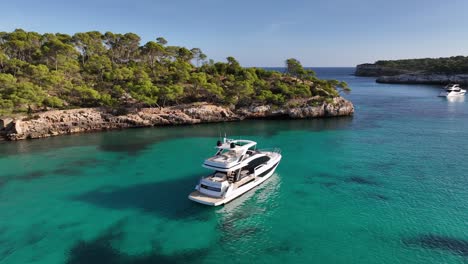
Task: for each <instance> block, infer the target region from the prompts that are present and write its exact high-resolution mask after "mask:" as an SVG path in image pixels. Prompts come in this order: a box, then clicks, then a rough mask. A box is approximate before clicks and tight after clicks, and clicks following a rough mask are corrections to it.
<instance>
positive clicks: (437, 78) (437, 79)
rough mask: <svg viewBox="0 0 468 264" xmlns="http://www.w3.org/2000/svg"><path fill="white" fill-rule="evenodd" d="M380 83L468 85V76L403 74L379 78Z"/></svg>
mask: <svg viewBox="0 0 468 264" xmlns="http://www.w3.org/2000/svg"><path fill="white" fill-rule="evenodd" d="M376 82H380V83H406V84H442V85H443V84H449V83H458V84H461V85H468V74H455V75H447V74H423V73H421V74H418V73H412V74H401V75H396V76H382V77H379V78H377V80H376Z"/></svg>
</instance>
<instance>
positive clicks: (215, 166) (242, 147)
mask: <svg viewBox="0 0 468 264" xmlns="http://www.w3.org/2000/svg"><path fill="white" fill-rule="evenodd" d="M256 146H257V142H254V141H251V140H232V139H227V138H224V140H223V141H218V142H217V146H216V149H217V151H216V154H215V155H214V156H213V157H211V158H208V159H206V160H205V162H204V163H203V167H205V168H207V169H210V170H212V171H213V173H211V174H210V175H208V176H205V177H203V178H202V179H200V182H199V183H198V184H197V185H196V186H195V191H194V192H192V193H191V194H190V195H189V197H188V198H189V199H190V200H192V201H195V202H198V203H202V204H206V205H212V206H217V205H222V204H225V203H228V202H230V201H232V200H233V199H235V198H237V197H239V196H240V195H242V194H244V193H245V192H247V191H249V190H251V189H252V188H254V187H255V186H258V185H259V184H261V183H262V182H264V181H265V180H267V179H268V178H269V177H270V176H271V175H273V173H274V172H275V169H276V167H277V166H278V164H279V162H280V160H281V153H280V151H279V149H273V150H257V149H256Z"/></svg>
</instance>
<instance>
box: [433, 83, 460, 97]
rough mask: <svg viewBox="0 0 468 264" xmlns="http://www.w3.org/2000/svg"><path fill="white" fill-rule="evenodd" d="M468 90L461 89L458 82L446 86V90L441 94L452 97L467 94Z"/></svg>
mask: <svg viewBox="0 0 468 264" xmlns="http://www.w3.org/2000/svg"><path fill="white" fill-rule="evenodd" d="M465 93H466V90H464V89H461V88H460V85H458V84H449V85H447V86H445V88H444V90H443V91H442V92H440V94H439V96H442V97H451V96H460V95H465Z"/></svg>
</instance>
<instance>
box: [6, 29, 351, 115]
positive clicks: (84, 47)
mask: <svg viewBox="0 0 468 264" xmlns="http://www.w3.org/2000/svg"><path fill="white" fill-rule="evenodd" d="M140 41H141V39H140V37H139V36H138V35H136V34H134V33H126V34H117V33H112V32H106V33H104V34H102V33H100V32H97V31H92V32H84V33H76V34H74V35H73V36H71V35H67V34H61V33H55V34H51V33H46V34H39V33H36V32H27V31H24V30H21V29H17V30H15V31H13V32H0V114H7V113H12V112H34V111H42V110H46V109H50V108H57V109H65V108H76V107H93V106H109V107H119V106H122V105H125V106H128V105H134V106H167V105H174V104H179V103H187V102H198V101H207V102H212V103H217V104H226V105H233V106H244V105H249V104H252V103H271V104H277V105H281V104H283V103H285V102H286V101H287V100H289V99H295V98H307V97H311V96H316V95H318V96H319V97H317V100H330V98H332V97H336V96H338V95H339V92H338V90H337V88H338V89H341V90H345V91H347V90H348V88H347V86H346V84H345V83H341V82H338V81H335V80H319V79H318V78H317V77H316V76H315V73H314V72H313V71H311V70H305V69H304V68H303V67H302V66H301V64H300V63H299V61H297V60H295V59H288V60H287V61H286V66H287V71H286V73H280V72H273V71H267V70H264V69H261V68H243V67H241V66H240V64H239V62H238V61H236V59H234V58H233V57H228V58H227V62H214V61H213V60H207V56H206V55H205V54H204V53H203V52H202V51H201V50H200V49H199V48H192V49H188V48H185V47H178V46H171V45H168V42H167V41H166V40H165V39H164V38H162V37H158V38H156V39H155V40H154V41H149V42H147V43H145V44H144V45H142V44H141V43H140Z"/></svg>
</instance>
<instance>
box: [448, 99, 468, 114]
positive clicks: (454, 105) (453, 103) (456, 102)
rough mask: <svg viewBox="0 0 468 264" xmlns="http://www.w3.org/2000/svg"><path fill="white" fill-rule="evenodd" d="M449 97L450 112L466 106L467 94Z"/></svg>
mask: <svg viewBox="0 0 468 264" xmlns="http://www.w3.org/2000/svg"><path fill="white" fill-rule="evenodd" d="M446 98H447V108H448V109H447V111H448V112H449V113H457V112H459V111H460V108H461V107H463V106H464V102H465V96H464V95H462V96H450V97H446Z"/></svg>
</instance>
